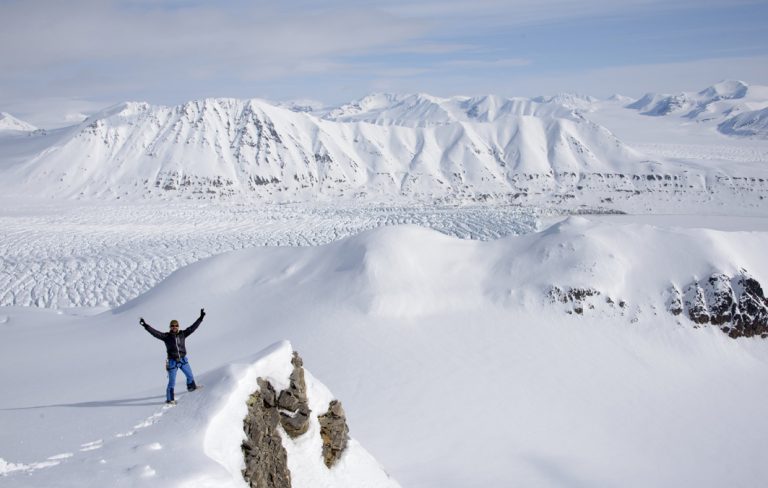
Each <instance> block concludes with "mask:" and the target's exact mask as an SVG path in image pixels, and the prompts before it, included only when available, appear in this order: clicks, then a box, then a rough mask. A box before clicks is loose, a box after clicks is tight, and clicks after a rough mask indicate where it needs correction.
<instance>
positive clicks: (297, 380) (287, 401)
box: [277, 351, 312, 437]
mask: <svg viewBox="0 0 768 488" xmlns="http://www.w3.org/2000/svg"><path fill="white" fill-rule="evenodd" d="M291 364H293V372H292V373H291V376H290V378H289V380H290V385H289V386H288V388H287V389H285V390H283V391H281V392H280V396H279V397H278V400H277V406H278V407H279V408H280V423H281V424H282V426H283V428H284V429H285V431H286V432H287V433H288V435H290V436H291V437H298V436H300V435H301V434H304V433H305V432H306V431H307V429H309V414H310V413H311V412H312V411H311V410H310V409H309V403H308V401H307V384H306V382H305V381H304V368H303V366H304V361H302V359H301V357H299V353H297V352H295V351H294V353H293V359H291Z"/></svg>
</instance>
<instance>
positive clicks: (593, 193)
mask: <svg viewBox="0 0 768 488" xmlns="http://www.w3.org/2000/svg"><path fill="white" fill-rule="evenodd" d="M763 95H765V96H764V97H763ZM760 97H763V98H762V100H763V101H762V102H761V101H760ZM600 103H611V104H622V105H623V104H625V103H626V99H625V98H623V97H620V96H616V97H612V98H611V100H609V101H606V102H600V101H599V100H597V99H594V98H592V97H587V96H580V95H571V94H561V95H556V96H554V97H538V98H534V99H526V98H505V97H499V96H493V95H490V96H482V97H451V98H439V97H434V96H431V95H426V94H413V95H393V94H374V95H369V96H367V97H364V98H362V99H360V100H358V101H356V102H352V103H349V104H345V105H342V106H340V107H336V108H331V109H318V108H317V106H316V105H313V102H305V103H301V102H297V103H290V104H286V105H284V106H278V105H275V104H271V103H269V102H266V101H263V100H257V99H253V100H235V99H205V100H197V101H191V102H188V103H185V104H182V105H178V106H175V107H165V106H153V105H150V104H147V103H136V102H126V103H121V104H118V105H115V106H113V107H110V108H108V109H106V110H104V111H102V112H99V113H97V114H94V115H92V116H91V117H89V118H88V119H87V120H85V121H84V122H82V123H80V124H78V125H75V126H72V127H68V128H64V129H58V130H52V131H47V132H46V131H38V132H35V133H31V131H34V130H35V128H34V127H32V126H31V125H28V124H24V123H23V122H21V121H18V120H17V119H14V118H12V117H10V116H5V117H4V118H3V119H2V121H7V122H5V124H6V125H8V126H9V127H12V128H13V129H12V130H7V131H5V133H6V136H3V137H0V181H2V182H3V184H4V186H5V188H7V189H8V192H9V193H10V194H13V193H18V194H23V195H25V196H29V195H39V196H44V197H47V198H91V197H98V198H128V199H137V198H138V199H143V198H152V199H155V198H163V199H165V198H198V199H205V198H220V197H231V198H248V199H256V200H261V201H269V202H285V201H297V200H302V201H304V200H314V199H321V200H337V199H350V200H354V201H365V202H372V201H375V202H381V201H405V202H414V201H419V202H435V201H440V202H449V203H450V202H472V201H475V202H477V201H495V202H500V203H524V204H525V203H530V204H543V205H567V206H577V207H578V206H582V207H584V206H592V207H594V206H606V207H608V208H616V209H625V207H626V205H624V204H623V203H617V202H625V203H626V201H627V200H632V204H633V205H634V204H635V203H636V204H637V205H639V206H643V205H646V201H645V200H648V199H650V200H652V201H656V200H658V196H656V195H650V193H654V192H659V193H661V194H662V199H664V198H668V199H670V200H669V201H670V202H671V201H673V200H680V195H681V194H683V193H685V194H690V193H697V194H700V195H699V196H698V197H696V198H699V199H701V198H703V197H706V196H707V195H711V194H712V185H713V184H717V182H722V181H724V180H723V178H724V179H725V180H727V181H726V182H725V186H726V187H728V188H730V187H733V186H734V185H735V186H737V187H739V188H740V187H741V186H743V185H742V184H741V183H739V182H738V181H737V180H738V179H739V178H741V177H744V176H749V177H751V176H758V175H754V174H748V175H745V174H740V172H739V171H738V168H736V170H734V168H732V167H731V168H726V169H725V170H724V169H723V168H719V167H713V168H701V167H700V165H695V164H694V165H691V164H688V163H686V162H684V161H667V160H659V159H658V158H652V157H648V156H646V155H644V154H642V153H640V152H638V151H636V150H634V149H633V148H631V147H629V146H627V145H626V144H625V143H623V142H622V141H621V140H619V139H618V138H617V137H616V136H614V135H613V133H611V131H610V130H608V129H607V128H605V127H602V126H600V125H598V124H596V123H594V122H592V121H590V120H589V119H588V118H587V117H586V116H585V114H588V113H589V112H590V111H591V110H594V109H595V108H596V107H597V106H598V105H599V104H600ZM760 103H762V104H763V105H765V104H768V88H766V87H748V86H746V85H745V84H743V83H741V82H724V83H720V84H718V85H714V86H713V87H710V88H708V89H706V90H704V91H702V92H699V93H698V94H695V96H694V95H691V94H683V95H680V96H675V97H671V96H666V95H651V94H649V95H646V96H645V97H643V98H642V99H640V100H638V101H636V102H634V103H632V104H630V105H628V107H629V108H632V109H636V110H640V111H641V112H642V113H644V114H648V115H670V114H683V115H684V116H686V117H689V118H695V119H697V120H708V117H712V118H715V119H717V121H718V123H719V124H720V125H719V127H720V130H721V132H724V133H728V134H751V133H750V131H752V132H754V133H755V134H757V135H759V134H760V133H761V131H763V132H764V131H765V125H766V124H765V113H762V115H761V116H760V117H758V118H757V119H755V117H754V116H753V115H752V112H753V111H752V110H748V109H750V108H752V107H757V106H758V105H759V104H760ZM755 111H757V112H760V110H755ZM763 112H764V111H763ZM723 117H728V118H727V119H725V120H720V119H722V118H723ZM761 117H762V118H761ZM761 128H762V129H761ZM25 133H28V134H27V135H28V137H21V135H23V134H25ZM8 134H11V135H12V136H13V137H12V136H11V135H8ZM751 135H754V134H751ZM723 171H724V174H721V173H723ZM742 173H743V172H742ZM715 175H719V176H715ZM734 177H735V178H736V180H734ZM761 181H762V180H761ZM734 182H736V183H734ZM748 186H753V185H748ZM761 188H762V187H761ZM728 191H729V192H730V191H731V190H728ZM757 191H758V193H759V192H760V191H762V190H761V189H758V190H757ZM702 192H703V193H702ZM756 195H757V194H756ZM761 195H762V194H760V196H761ZM686 198H687V197H686ZM707 198H709V197H707ZM707 198H704V199H705V200H706V199H707Z"/></svg>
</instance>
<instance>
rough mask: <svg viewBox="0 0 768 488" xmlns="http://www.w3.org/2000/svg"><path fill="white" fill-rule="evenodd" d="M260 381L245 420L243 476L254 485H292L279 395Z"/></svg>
mask: <svg viewBox="0 0 768 488" xmlns="http://www.w3.org/2000/svg"><path fill="white" fill-rule="evenodd" d="M258 384H259V389H258V390H256V391H255V392H253V394H251V396H250V397H249V398H248V415H247V416H246V417H245V420H244V421H243V424H244V428H245V435H246V439H245V441H243V444H242V449H243V456H244V457H245V469H244V470H243V477H244V478H245V480H246V481H247V482H248V485H249V486H250V487H251V488H290V486H291V472H290V471H289V470H288V455H287V454H286V452H285V448H284V447H283V444H282V440H281V437H280V434H279V433H278V429H277V426H278V425H279V423H280V415H279V413H278V411H277V395H276V393H275V389H274V388H273V387H272V385H271V384H270V383H269V382H268V381H265V380H263V379H261V378H259V379H258Z"/></svg>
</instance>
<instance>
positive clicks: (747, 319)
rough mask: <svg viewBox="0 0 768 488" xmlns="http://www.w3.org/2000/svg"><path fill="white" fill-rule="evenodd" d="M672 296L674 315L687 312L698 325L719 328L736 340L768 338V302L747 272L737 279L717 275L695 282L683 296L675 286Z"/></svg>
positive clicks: (736, 277)
mask: <svg viewBox="0 0 768 488" xmlns="http://www.w3.org/2000/svg"><path fill="white" fill-rule="evenodd" d="M669 295H670V297H671V298H670V300H668V302H667V308H668V310H669V311H670V312H671V313H672V314H674V315H680V314H681V313H684V314H685V316H687V317H688V318H689V319H691V321H693V322H694V323H696V324H699V325H704V324H710V325H714V326H717V327H719V328H720V329H721V330H722V331H723V332H725V333H727V334H728V335H729V336H730V337H733V338H736V337H754V336H760V337H762V338H768V300H767V299H766V297H765V294H764V292H763V288H762V286H761V285H760V283H759V282H758V281H757V280H756V279H754V278H753V277H751V276H750V275H749V274H748V273H747V272H746V271H745V270H741V272H740V273H739V274H738V275H736V276H728V275H726V274H724V273H713V274H712V275H710V276H709V278H707V279H706V280H694V281H692V282H691V283H690V284H688V285H687V286H686V287H685V291H684V292H683V293H682V294H681V293H680V291H679V289H678V288H677V287H675V286H674V285H673V286H672V287H671V288H670V290H669ZM681 295H682V297H681Z"/></svg>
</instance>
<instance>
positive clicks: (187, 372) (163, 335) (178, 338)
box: [139, 308, 205, 405]
mask: <svg viewBox="0 0 768 488" xmlns="http://www.w3.org/2000/svg"><path fill="white" fill-rule="evenodd" d="M204 317H205V309H204V308H201V309H200V317H198V319H197V320H195V323H194V324H192V325H190V326H189V327H188V328H186V329H184V330H179V321H178V320H171V330H170V332H160V331H159V330H155V329H153V328H152V326H150V325H149V324H148V323H146V322H145V321H144V319H143V318H140V319H139V324H141V326H142V327H144V329H145V330H146V331H147V332H149V333H150V334H152V335H153V336H154V337H157V338H158V339H160V340H161V341H163V342H164V343H165V349H166V351H167V353H168V359H167V360H166V361H165V369H166V370H167V371H168V387H167V388H166V390H165V403H167V404H169V405H175V404H176V399H175V398H174V395H173V390H174V388H176V373H177V371H178V370H179V369H180V370H181V372H182V373H184V376H186V377H187V391H195V390H196V389H197V385H196V384H195V377H194V376H192V368H191V367H190V366H189V360H188V359H187V348H186V347H185V346H184V340H185V339H186V338H187V336H189V335H190V334H192V333H193V332H194V331H195V330H197V328H198V327H200V323H201V322H202V321H203V318H204Z"/></svg>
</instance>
